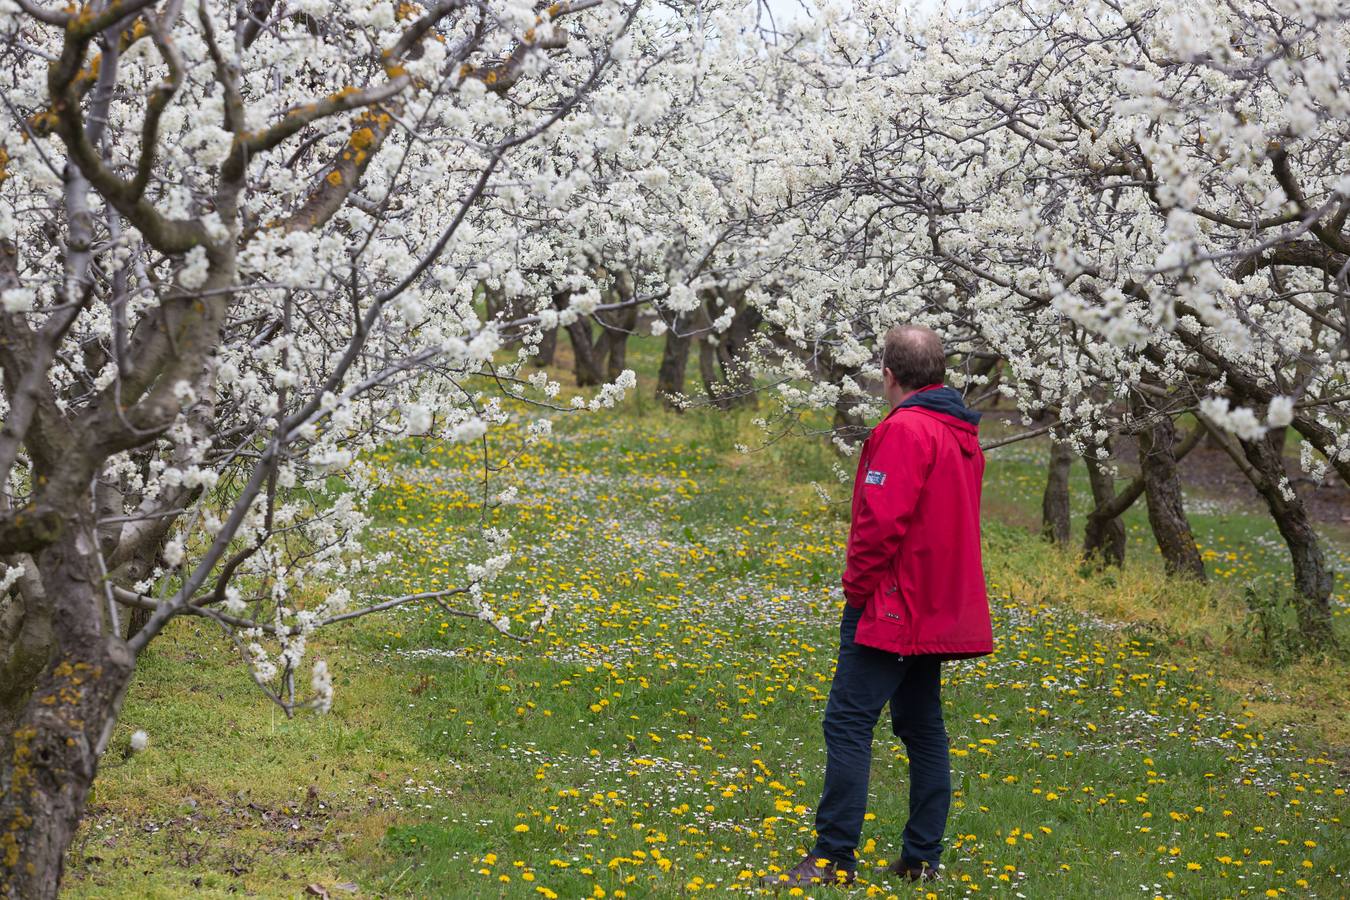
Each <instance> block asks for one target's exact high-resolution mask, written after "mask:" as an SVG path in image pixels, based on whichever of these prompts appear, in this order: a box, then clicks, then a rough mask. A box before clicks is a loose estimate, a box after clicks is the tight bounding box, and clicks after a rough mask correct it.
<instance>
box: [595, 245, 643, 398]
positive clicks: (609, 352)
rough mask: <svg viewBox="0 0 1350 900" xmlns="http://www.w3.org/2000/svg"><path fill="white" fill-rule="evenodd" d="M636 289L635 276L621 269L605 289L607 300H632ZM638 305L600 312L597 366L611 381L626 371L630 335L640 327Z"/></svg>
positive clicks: (596, 346)
mask: <svg viewBox="0 0 1350 900" xmlns="http://www.w3.org/2000/svg"><path fill="white" fill-rule="evenodd" d="M636 290H637V286H636V283H635V282H634V281H633V276H632V274H630V273H629V272H627V271H620V272H619V273H618V274H616V275H615V276H614V281H613V284H612V285H611V286H610V288H609V289H608V290H607V291H606V292H605V302H606V303H612V304H613V303H627V302H631V301H632V299H633V295H634V293H635V292H636ZM637 318H638V311H637V306H635V305H634V306H625V307H623V308H621V309H610V310H605V311H604V312H597V313H596V314H595V319H596V321H597V322H599V323H600V328H601V330H600V337H599V339H598V340H596V342H595V361H596V366H597V368H601V369H604V371H605V375H606V376H607V377H608V379H609V380H610V381H613V380H615V379H616V378H618V377H619V376H620V375H622V374H623V370H624V368H625V367H626V366H627V365H628V338H629V336H630V335H632V333H633V329H635V328H637Z"/></svg>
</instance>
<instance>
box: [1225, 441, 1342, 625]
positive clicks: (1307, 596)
mask: <svg viewBox="0 0 1350 900" xmlns="http://www.w3.org/2000/svg"><path fill="white" fill-rule="evenodd" d="M1280 443H1281V441H1280V440H1279V438H1278V437H1277V436H1275V435H1273V434H1267V435H1266V436H1265V437H1262V438H1258V439H1256V440H1254V441H1239V442H1238V444H1239V445H1240V446H1241V447H1242V455H1243V456H1245V457H1246V459H1247V462H1248V463H1249V465H1250V470H1247V471H1246V474H1247V476H1248V478H1249V479H1250V480H1251V482H1252V484H1253V485H1254V486H1255V487H1256V489H1257V490H1258V491H1259V492H1260V493H1261V497H1262V498H1263V499H1264V500H1265V501H1266V507H1267V508H1268V509H1269V510H1270V515H1271V517H1272V518H1274V519H1275V526H1276V527H1277V528H1278V529H1279V531H1280V537H1282V538H1284V543H1285V546H1286V547H1288V548H1289V558H1290V560H1291V562H1292V563H1293V566H1294V589H1295V591H1296V594H1297V612H1298V627H1299V632H1300V633H1301V634H1302V635H1303V638H1304V640H1306V641H1307V642H1308V644H1309V646H1311V647H1314V648H1319V647H1326V646H1330V645H1331V644H1332V643H1333V642H1334V640H1335V637H1334V634H1333V632H1332V626H1331V590H1332V587H1333V585H1334V581H1335V576H1334V575H1333V573H1332V571H1331V569H1330V568H1329V567H1328V566H1327V561H1326V556H1325V555H1324V554H1323V552H1322V544H1321V541H1320V540H1319V539H1318V537H1317V530H1316V529H1315V528H1314V527H1313V524H1312V520H1311V519H1309V518H1308V510H1307V507H1305V506H1304V505H1303V500H1302V499H1301V498H1300V497H1299V496H1298V494H1297V493H1296V492H1295V491H1294V486H1293V485H1292V484H1290V483H1289V478H1288V474H1287V473H1286V471H1285V468H1284V459H1283V457H1282V456H1281V454H1280V449H1279V447H1280Z"/></svg>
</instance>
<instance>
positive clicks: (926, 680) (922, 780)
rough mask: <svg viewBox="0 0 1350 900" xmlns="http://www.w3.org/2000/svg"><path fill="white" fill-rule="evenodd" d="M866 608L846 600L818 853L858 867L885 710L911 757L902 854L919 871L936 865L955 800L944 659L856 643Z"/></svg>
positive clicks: (828, 723) (829, 714)
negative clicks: (875, 740) (876, 736)
mask: <svg viewBox="0 0 1350 900" xmlns="http://www.w3.org/2000/svg"><path fill="white" fill-rule="evenodd" d="M861 614H862V613H861V611H860V610H857V609H854V608H853V607H851V606H848V605H847V604H845V606H844V616H843V620H842V621H841V622H840V624H839V665H838V667H837V668H836V669H835V671H834V682H833V683H832V684H831V685H830V699H829V702H828V703H827V704H826V705H825V722H824V728H825V751H826V754H827V761H826V764H825V791H824V793H823V794H822V795H821V797H820V806H819V807H817V808H816V846H815V849H813V850H812V851H811V855H812V856H814V857H820V858H824V859H828V860H831V861H833V862H835V863H837V864H838V865H840V866H843V867H846V868H849V869H852V868H853V867H854V866H855V862H854V857H853V852H854V850H855V849H856V848H857V846H858V839H859V836H860V835H861V834H862V823H863V815H864V814H865V813H866V812H867V779H868V776H869V775H870V774H871V770H872V732H873V730H874V729H875V728H876V724H877V719H878V718H880V716H881V710H882V707H884V706H885V705H886V704H887V703H890V705H891V724H892V727H893V729H894V731H895V735H896V737H898V738H900V740H901V741H903V742H904V745H905V751H906V752H907V753H908V754H909V821H908V822H907V823H906V825H905V831H904V838H903V844H902V847H901V858H902V859H903V860H904V861H905V863H906V864H907V865H909V866H911V867H913V868H918V867H919V866H921V865H922V864H923V863H927V864H928V865H929V866H931V867H933V868H937V864H938V858H939V857H940V856H941V855H942V832H943V831H944V830H945V829H946V827H947V811H948V808H949V806H950V805H951V796H952V776H951V762H950V759H949V757H948V753H947V728H946V726H945V725H944V724H943V722H942V682H941V668H942V663H941V662H940V661H939V660H938V659H937V658H936V657H933V656H910V657H905V658H901V657H898V656H896V655H895V654H894V653H886V652H885V651H882V650H876V649H874V648H872V647H863V646H861V645H859V644H855V643H854V642H853V635H854V632H855V631H856V630H857V628H858V618H859V616H861Z"/></svg>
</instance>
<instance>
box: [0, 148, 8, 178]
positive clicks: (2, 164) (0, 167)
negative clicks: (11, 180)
mask: <svg viewBox="0 0 1350 900" xmlns="http://www.w3.org/2000/svg"><path fill="white" fill-rule="evenodd" d="M8 177H9V151H8V150H6V149H5V145H4V144H0V184H4V183H5V179H7V178H8Z"/></svg>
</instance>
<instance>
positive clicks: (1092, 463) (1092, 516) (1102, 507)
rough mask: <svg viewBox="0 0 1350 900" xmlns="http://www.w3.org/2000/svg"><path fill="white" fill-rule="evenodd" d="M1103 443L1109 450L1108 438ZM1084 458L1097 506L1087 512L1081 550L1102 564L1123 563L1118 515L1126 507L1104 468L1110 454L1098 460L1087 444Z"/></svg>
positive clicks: (1093, 499) (1123, 550)
mask: <svg viewBox="0 0 1350 900" xmlns="http://www.w3.org/2000/svg"><path fill="white" fill-rule="evenodd" d="M1105 447H1106V449H1107V450H1108V451H1109V450H1110V444H1109V442H1108V443H1107V444H1106V445H1105ZM1083 462H1085V463H1087V471H1088V483H1089V484H1091V485H1092V501H1093V503H1094V504H1095V506H1096V508H1095V509H1093V510H1092V512H1090V513H1088V519H1087V526H1086V528H1085V529H1084V532H1083V554H1084V555H1085V556H1087V557H1088V558H1089V559H1096V560H1098V561H1100V562H1101V563H1102V564H1104V565H1111V566H1121V565H1124V564H1125V523H1124V522H1122V521H1120V516H1121V513H1123V512H1124V511H1125V510H1124V509H1121V508H1120V504H1119V502H1118V498H1117V496H1116V485H1115V478H1114V477H1113V476H1112V475H1111V474H1110V472H1108V471H1107V469H1106V467H1107V465H1108V464H1109V457H1108V458H1107V459H1106V460H1099V459H1097V453H1096V448H1093V447H1089V448H1088V452H1087V453H1085V454H1084V455H1083Z"/></svg>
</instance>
